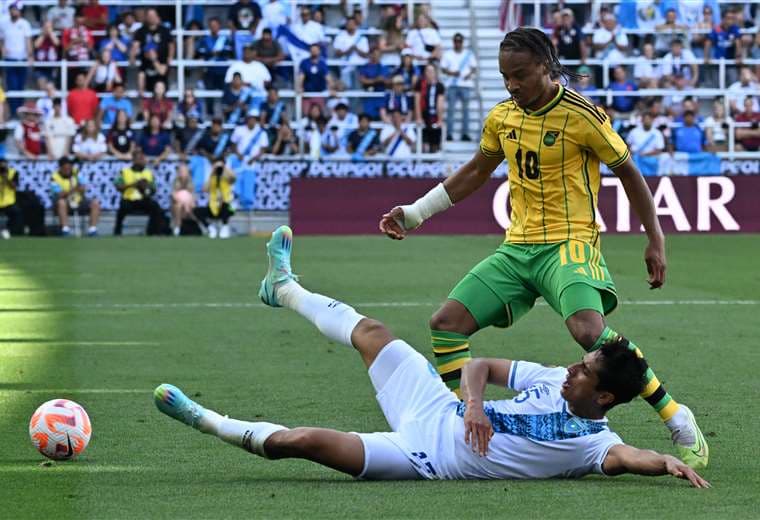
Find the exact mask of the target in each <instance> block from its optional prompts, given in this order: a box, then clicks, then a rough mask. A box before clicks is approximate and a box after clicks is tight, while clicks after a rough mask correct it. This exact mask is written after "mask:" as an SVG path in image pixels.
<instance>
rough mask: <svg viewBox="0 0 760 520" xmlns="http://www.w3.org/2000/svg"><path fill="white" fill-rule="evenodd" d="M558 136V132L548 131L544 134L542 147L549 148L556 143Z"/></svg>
mask: <svg viewBox="0 0 760 520" xmlns="http://www.w3.org/2000/svg"><path fill="white" fill-rule="evenodd" d="M558 136H559V130H549V131H548V132H546V135H544V145H546V146H551V145H553V144H554V143H556V142H557V137H558Z"/></svg>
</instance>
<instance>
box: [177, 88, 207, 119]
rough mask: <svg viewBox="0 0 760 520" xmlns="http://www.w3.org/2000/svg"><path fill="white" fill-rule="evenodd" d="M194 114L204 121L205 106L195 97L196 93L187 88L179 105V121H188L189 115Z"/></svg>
mask: <svg viewBox="0 0 760 520" xmlns="http://www.w3.org/2000/svg"><path fill="white" fill-rule="evenodd" d="M191 112H194V113H196V114H197V115H198V117H199V118H200V119H203V115H204V114H203V104H201V102H200V101H199V100H198V98H196V97H195V91H194V90H193V89H191V88H186V89H185V92H183V94H182V100H180V102H179V103H177V120H178V121H179V122H180V123H181V122H182V121H184V120H185V119H187V115H188V114H189V113H191Z"/></svg>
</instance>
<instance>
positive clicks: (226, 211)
mask: <svg viewBox="0 0 760 520" xmlns="http://www.w3.org/2000/svg"><path fill="white" fill-rule="evenodd" d="M194 213H195V217H196V218H197V219H198V220H200V221H201V222H202V223H203V225H204V226H206V227H208V221H209V220H221V221H222V224H224V225H226V224H227V222H229V221H230V217H231V216H232V208H230V205H229V204H227V203H226V202H225V203H224V204H222V207H220V208H219V214H218V215H216V216H214V214H213V213H211V208H208V207H206V208H195V211H194Z"/></svg>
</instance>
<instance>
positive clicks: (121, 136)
mask: <svg viewBox="0 0 760 520" xmlns="http://www.w3.org/2000/svg"><path fill="white" fill-rule="evenodd" d="M130 126H131V121H130V117H129V115H128V114H127V112H126V111H125V110H118V111H117V112H116V119H115V120H114V123H113V126H112V127H111V130H110V131H109V132H108V153H109V154H111V155H113V156H114V157H116V158H117V159H120V160H122V161H128V160H130V159H131V158H132V155H133V154H134V151H135V148H136V147H137V144H136V143H135V132H134V130H132V128H130Z"/></svg>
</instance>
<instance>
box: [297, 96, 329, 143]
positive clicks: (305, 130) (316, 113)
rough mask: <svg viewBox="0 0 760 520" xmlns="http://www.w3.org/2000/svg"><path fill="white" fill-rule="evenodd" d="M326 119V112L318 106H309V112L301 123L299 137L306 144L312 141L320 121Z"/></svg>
mask: <svg viewBox="0 0 760 520" xmlns="http://www.w3.org/2000/svg"><path fill="white" fill-rule="evenodd" d="M324 117H325V113H324V110H323V109H322V107H321V106H319V105H317V104H313V105H309V110H308V112H306V114H305V115H304V116H303V117H302V118H301V121H300V122H299V125H298V128H299V135H300V136H301V139H303V141H304V142H305V143H308V142H309V141H310V140H311V135H312V133H314V132H316V131H317V127H318V126H319V120H320V119H323V118H324Z"/></svg>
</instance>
